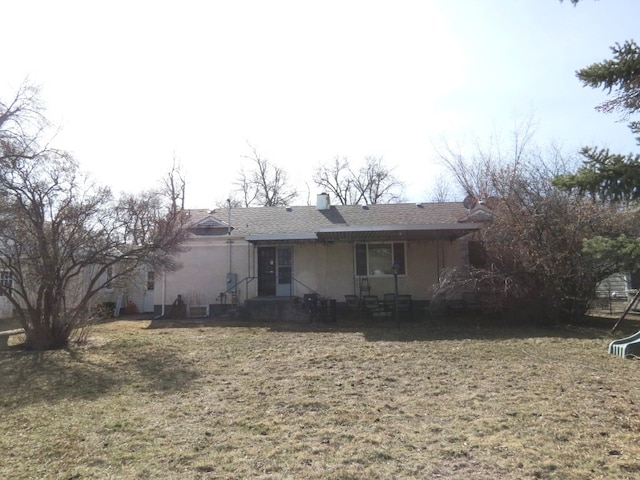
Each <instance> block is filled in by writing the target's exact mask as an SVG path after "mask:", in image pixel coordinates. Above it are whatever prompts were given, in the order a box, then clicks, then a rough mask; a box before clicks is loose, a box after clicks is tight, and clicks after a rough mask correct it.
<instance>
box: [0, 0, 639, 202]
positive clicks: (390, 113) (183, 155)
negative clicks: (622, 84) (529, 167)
mask: <svg viewBox="0 0 640 480" xmlns="http://www.w3.org/2000/svg"><path fill="white" fill-rule="evenodd" d="M0 18H2V27H1V30H2V46H3V48H2V62H0V95H2V97H3V98H6V97H7V96H8V95H9V94H10V93H11V92H13V91H15V89H16V88H17V86H18V85H19V84H20V83H21V82H22V80H23V79H24V78H25V77H28V78H29V79H30V80H31V82H33V83H36V84H39V85H41V87H42V97H43V99H44V101H45V102H46V104H47V107H48V116H49V118H50V120H52V121H53V122H54V123H56V124H57V125H58V126H59V127H60V133H59V134H58V136H57V138H56V144H57V146H59V147H61V148H64V149H66V150H69V151H71V152H73V153H74V155H75V156H76V158H77V159H78V161H79V162H80V164H81V166H82V167H83V168H84V169H86V170H89V171H91V172H92V173H93V174H94V176H95V177H96V178H97V179H98V180H99V181H101V182H102V183H106V184H108V185H111V186H112V187H113V188H114V190H115V191H116V192H118V191H120V190H127V191H138V190H142V189H146V188H149V187H152V186H154V184H155V182H156V181H157V180H158V179H159V178H160V177H162V175H163V174H164V173H165V172H166V171H168V169H169V168H170V166H171V163H172V159H173V156H174V154H175V156H176V158H177V159H178V160H179V161H180V162H181V164H182V166H183V168H184V170H185V171H186V174H187V180H188V189H187V203H188V206H190V207H203V208H208V207H213V206H215V204H216V203H217V202H219V201H221V200H224V199H226V198H227V197H228V196H229V192H230V191H231V190H232V189H233V188H234V187H233V183H234V180H235V179H236V177H237V175H238V172H239V170H240V168H241V167H243V166H244V167H249V166H250V164H249V162H248V160H247V159H246V158H245V157H247V156H249V155H250V154H251V149H250V147H249V144H250V145H253V146H254V147H255V148H256V149H257V150H258V151H259V152H260V154H261V155H263V156H264V157H266V158H268V159H269V160H270V161H271V162H273V163H275V164H277V165H279V166H282V167H283V168H285V169H287V171H288V172H289V175H290V178H291V180H292V181H293V182H294V183H295V184H296V185H297V186H298V188H299V190H300V191H301V192H302V195H301V197H300V199H299V200H298V201H297V202H296V203H297V204H305V203H307V198H308V194H307V192H308V193H309V194H310V198H311V201H312V202H314V201H315V195H316V193H319V192H318V191H317V188H316V187H314V186H313V184H312V182H311V174H312V171H313V169H314V168H315V167H317V166H318V165H319V164H320V163H322V162H332V161H333V159H334V158H335V157H336V156H340V157H348V158H349V160H350V161H351V163H352V164H354V165H358V164H359V163H360V162H362V160H363V158H364V157H365V156H367V155H375V156H382V157H384V159H385V161H386V163H387V164H388V165H389V166H392V167H394V168H395V169H396V170H395V171H396V175H397V176H398V177H399V178H400V179H401V180H403V181H404V182H405V183H406V186H407V188H406V192H405V194H406V197H407V200H409V201H418V200H425V199H428V195H429V194H428V190H429V189H430V188H431V187H432V182H433V179H434V177H435V176H437V175H438V174H439V172H441V171H442V168H441V167H440V166H439V165H438V163H437V160H436V156H435V155H434V150H433V145H434V144H435V145H438V144H441V142H442V140H443V139H446V140H447V141H448V142H450V143H460V144H462V145H465V144H467V145H468V144H471V143H473V142H474V141H475V140H476V139H478V140H479V141H481V142H483V141H485V140H487V139H488V138H489V136H490V134H491V132H492V131H498V132H502V133H503V134H505V135H507V134H508V133H509V131H511V130H512V129H513V126H514V124H515V123H517V122H518V121H520V120H523V119H525V120H526V119H531V120H533V121H534V123H535V125H536V135H535V140H536V142H537V143H538V144H541V145H545V144H548V143H550V142H559V143H561V144H562V145H563V148H564V150H565V151H566V152H568V153H571V152H574V151H576V150H578V149H579V148H580V147H581V146H584V145H601V146H608V147H610V148H611V149H613V150H615V151H619V152H620V153H629V152H631V151H634V150H636V151H637V148H635V147H636V145H635V142H634V139H633V137H632V135H631V134H630V132H629V130H628V128H627V126H626V124H625V123H624V122H619V121H618V120H619V119H618V118H617V117H616V116H615V115H611V114H603V113H598V112H596V111H595V110H594V107H595V106H596V105H597V104H598V103H599V102H601V101H603V100H604V99H605V98H606V97H605V94H604V93H603V92H602V91H596V90H591V89H588V88H584V87H582V85H581V84H580V82H579V81H578V79H577V78H576V77H575V71H576V70H578V69H580V68H582V67H585V66H587V65H589V64H591V63H593V62H596V61H601V60H603V59H606V58H610V56H611V55H610V50H609V47H610V46H611V45H613V44H615V42H623V41H624V40H628V39H634V38H635V39H637V35H636V33H637V32H638V29H639V28H640V24H639V23H638V19H640V2H637V1H635V0H600V1H595V0H583V1H582V2H581V3H580V4H579V6H577V7H573V6H572V5H571V4H570V3H568V0H567V1H566V2H565V3H560V2H559V0H481V1H480V0H421V1H419V0H417V1H403V0H394V1H374V0H367V1H349V0H341V1H331V0H329V1H327V0H324V1H315V2H311V1H303V0H296V1H279V0H275V1H271V0H261V1H254V0H250V1H246V0H229V1H213V0H210V1H204V0H203V1H190V0H180V1H161V0H155V1H142V0H140V1H135V0H127V1H120V0H110V1H108V2H107V1H103V2H100V1H97V0H96V1H86V0H83V1H65V0H57V1H52V0H20V1H4V2H2V3H1V4H0Z"/></svg>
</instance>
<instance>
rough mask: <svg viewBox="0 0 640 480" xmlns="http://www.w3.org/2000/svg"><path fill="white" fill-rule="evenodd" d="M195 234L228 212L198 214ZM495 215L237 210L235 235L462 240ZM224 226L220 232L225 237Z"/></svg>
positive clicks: (416, 207) (343, 208)
mask: <svg viewBox="0 0 640 480" xmlns="http://www.w3.org/2000/svg"><path fill="white" fill-rule="evenodd" d="M190 214H191V217H192V226H193V228H192V231H193V232H194V233H196V234H198V233H199V232H198V231H199V227H198V226H199V225H201V226H202V227H205V228H202V229H201V230H200V232H201V233H200V234H207V233H204V232H205V230H207V228H206V227H208V228H209V233H208V234H211V233H210V232H211V230H210V226H211V224H212V223H215V224H217V225H220V226H222V225H227V226H228V224H229V211H228V210H226V209H220V210H214V211H208V210H192V211H190ZM489 218H490V211H489V210H488V209H487V208H486V207H484V206H482V205H480V206H477V207H475V208H474V209H473V210H472V211H469V210H467V209H466V208H464V206H463V205H462V203H457V202H455V203H454V202H446V203H418V204H416V203H399V204H377V205H367V206H361V205H335V206H331V207H329V208H327V209H324V210H319V209H318V208H317V207H316V206H297V207H295V206H293V207H255V208H233V209H231V227H232V232H233V235H234V236H241V237H244V238H246V239H247V240H248V241H250V242H255V243H257V242H266V241H304V240H307V241H308V240H322V241H336V240H361V241H364V240H411V239H433V238H456V237H460V236H462V235H465V234H467V233H469V232H471V231H474V230H477V229H479V228H480V227H481V226H482V223H483V221H485V220H487V219H489ZM224 233H226V232H224V229H223V228H220V230H219V233H218V235H219V234H224Z"/></svg>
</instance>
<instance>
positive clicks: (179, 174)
mask: <svg viewBox="0 0 640 480" xmlns="http://www.w3.org/2000/svg"><path fill="white" fill-rule="evenodd" d="M186 185H187V180H186V177H185V175H184V172H183V171H182V167H181V166H180V163H179V162H178V161H177V159H176V156H175V154H174V155H173V163H172V165H171V170H169V173H167V175H166V177H164V178H163V179H162V180H161V189H160V192H161V193H162V194H163V195H164V196H165V197H167V198H168V199H169V201H170V203H171V206H172V207H171V208H172V214H174V215H175V214H177V213H178V212H179V211H182V210H184V202H185V193H186Z"/></svg>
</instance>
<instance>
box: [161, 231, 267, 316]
mask: <svg viewBox="0 0 640 480" xmlns="http://www.w3.org/2000/svg"><path fill="white" fill-rule="evenodd" d="M227 240H228V237H225V238H220V237H215V238H199V239H196V240H192V241H189V242H187V243H186V245H185V247H186V251H185V252H183V253H181V254H180V255H179V256H178V258H177V261H178V264H179V265H180V268H179V269H178V270H176V271H173V272H156V286H155V291H154V297H155V304H156V305H162V303H163V295H164V301H165V305H169V304H171V303H173V301H174V300H175V299H176V298H177V296H178V295H182V297H183V299H184V301H185V303H189V304H205V305H208V304H213V303H216V298H217V297H218V296H219V295H220V293H222V292H224V291H226V290H227V288H228V284H227V273H228V272H229V244H228V243H227ZM251 249H252V247H251V246H250V245H249V244H248V243H247V242H245V241H243V240H239V239H233V240H232V244H231V269H232V271H233V272H234V273H237V274H238V280H239V281H240V280H242V279H243V278H245V277H247V276H251V272H250V269H249V255H250V253H251ZM253 283H255V282H253ZM250 287H251V285H250ZM245 288H246V284H242V285H241V286H240V292H239V294H240V297H241V298H245V296H246V292H245V291H244V290H245ZM254 288H255V287H254ZM253 295H255V293H254V294H253ZM250 296H251V293H250ZM229 301H230V300H229Z"/></svg>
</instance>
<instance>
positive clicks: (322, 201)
mask: <svg viewBox="0 0 640 480" xmlns="http://www.w3.org/2000/svg"><path fill="white" fill-rule="evenodd" d="M330 208H331V204H330V203H329V194H328V193H320V194H318V200H317V204H316V210H329V209H330Z"/></svg>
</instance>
